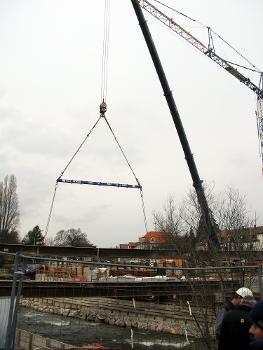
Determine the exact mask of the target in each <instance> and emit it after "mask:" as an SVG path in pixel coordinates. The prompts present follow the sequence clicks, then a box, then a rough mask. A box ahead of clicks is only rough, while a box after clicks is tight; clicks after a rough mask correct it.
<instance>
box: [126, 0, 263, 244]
mask: <svg viewBox="0 0 263 350" xmlns="http://www.w3.org/2000/svg"><path fill="white" fill-rule="evenodd" d="M131 2H132V5H133V8H134V11H135V13H136V16H137V18H138V21H139V24H140V27H141V30H142V33H143V36H144V39H145V41H146V44H147V47H148V50H149V52H150V55H151V57H152V60H153V63H154V66H155V69H156V72H157V75H158V77H159V80H160V83H161V85H162V88H163V91H164V96H165V98H166V100H167V104H168V106H169V109H170V112H171V115H172V118H173V121H174V124H175V127H176V129H177V132H178V136H179V138H180V141H181V145H182V148H183V151H184V154H185V159H186V161H187V164H188V168H189V171H190V173H191V177H192V180H193V186H194V188H195V190H196V194H197V199H198V202H199V206H200V208H201V213H202V215H201V218H202V220H203V222H204V224H205V227H206V230H207V234H208V246H209V248H210V249H211V248H215V249H216V250H219V249H220V243H219V239H218V227H217V225H216V223H215V220H214V218H213V214H212V212H211V210H210V209H209V207H208V203H207V200H206V197H205V193H204V189H203V186H202V181H201V179H200V177H199V174H198V171H197V168H196V165H195V161H194V158H193V155H192V152H191V149H190V146H189V143H188V140H187V137H186V134H185V131H184V128H183V125H182V122H181V119H180V116H179V113H178V110H177V107H176V104H175V101H174V99H173V96H172V92H171V90H170V88H169V84H168V81H167V79H166V76H165V73H164V70H163V68H162V64H161V61H160V59H159V56H158V53H157V50H156V47H155V44H154V42H153V40H152V37H151V33H150V31H149V28H148V25H147V23H146V20H145V18H144V15H143V12H142V9H144V10H146V11H147V12H148V13H150V14H151V15H152V16H154V17H155V18H157V19H158V20H159V21H161V22H162V23H164V24H165V25H166V26H168V27H169V28H171V29H172V30H173V31H175V32H176V33H177V34H178V35H180V36H181V37H182V38H184V39H185V40H186V41H187V42H189V43H190V44H191V45H193V46H194V47H195V48H197V49H198V50H199V51H201V52H202V53H203V54H205V55H206V56H208V57H209V58H210V59H212V60H213V61H214V62H216V63H217V64H218V65H220V66H221V67H222V68H224V69H225V70H226V71H227V72H228V73H230V74H231V75H232V76H234V77H235V78H236V79H238V80H239V81H240V82H241V83H243V84H244V85H246V86H247V87H248V88H249V89H251V90H252V91H253V92H254V93H255V94H256V95H257V113H256V115H257V127H258V137H259V142H260V156H261V161H262V175H263V89H262V84H263V81H262V80H263V79H262V78H263V74H262V72H261V76H260V83H259V86H257V85H255V84H254V83H253V82H251V81H250V79H249V78H247V77H245V76H244V75H243V74H241V73H240V72H239V71H238V70H237V69H236V68H235V67H233V65H231V64H230V63H229V62H227V61H226V60H225V59H223V58H221V57H220V56H219V55H217V54H216V53H215V50H214V47H213V46H211V45H210V46H209V47H206V46H205V45H204V44H203V43H202V42H201V41H199V40H198V39H196V38H195V37H194V36H193V35H192V34H190V33H189V32H188V31H186V30H185V29H183V28H182V27H181V26H180V25H178V24H177V23H176V22H175V21H174V20H173V19H172V18H170V17H168V16H167V15H166V14H164V13H163V12H162V11H160V10H159V9H158V8H157V7H155V6H154V5H152V4H151V3H150V2H149V1H148V0H131Z"/></svg>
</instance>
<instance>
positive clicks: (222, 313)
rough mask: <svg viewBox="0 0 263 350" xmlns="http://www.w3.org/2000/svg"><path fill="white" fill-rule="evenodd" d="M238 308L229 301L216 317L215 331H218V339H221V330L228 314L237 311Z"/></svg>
mask: <svg viewBox="0 0 263 350" xmlns="http://www.w3.org/2000/svg"><path fill="white" fill-rule="evenodd" d="M235 309H236V306H235V305H234V304H233V303H231V301H227V302H226V303H225V305H224V306H223V307H222V309H220V310H219V311H218V313H217V316H216V325H215V331H216V338H217V339H218V338H219V335H220V330H221V326H222V322H223V318H224V317H225V315H226V313H227V312H228V311H231V310H235Z"/></svg>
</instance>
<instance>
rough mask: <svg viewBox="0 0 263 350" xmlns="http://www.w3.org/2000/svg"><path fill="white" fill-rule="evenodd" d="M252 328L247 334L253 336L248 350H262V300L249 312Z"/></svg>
mask: <svg viewBox="0 0 263 350" xmlns="http://www.w3.org/2000/svg"><path fill="white" fill-rule="evenodd" d="M250 317H251V320H252V326H251V327H250V329H249V333H250V334H251V335H252V336H253V340H252V342H251V344H250V349H253V350H262V349H263V300H261V301H259V302H258V303H257V304H256V305H255V306H254V307H253V308H252V310H251V311H250Z"/></svg>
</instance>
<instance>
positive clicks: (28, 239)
mask: <svg viewBox="0 0 263 350" xmlns="http://www.w3.org/2000/svg"><path fill="white" fill-rule="evenodd" d="M44 239H45V238H44V236H43V234H42V231H41V230H40V228H39V226H35V227H34V228H33V230H31V231H28V233H27V234H26V236H25V237H24V238H23V240H22V243H24V244H29V245H44Z"/></svg>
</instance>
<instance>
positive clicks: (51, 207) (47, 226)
mask: <svg viewBox="0 0 263 350" xmlns="http://www.w3.org/2000/svg"><path fill="white" fill-rule="evenodd" d="M100 119H101V116H100V117H99V119H98V120H97V121H96V122H95V123H94V125H93V126H92V128H91V130H90V131H89V133H88V134H87V135H86V137H85V138H84V140H83V141H82V142H81V144H80V146H79V147H78V148H77V150H76V152H75V153H74V154H73V156H72V157H71V158H70V160H69V162H68V163H67V165H66V166H65V168H64V170H63V171H62V172H61V173H60V175H59V177H58V179H60V178H61V177H62V176H63V174H64V172H65V171H66V170H67V168H68V167H69V166H70V164H71V163H72V161H73V159H74V158H75V157H76V155H77V154H78V152H79V151H80V149H81V147H82V146H83V145H84V143H85V142H86V140H87V138H88V137H89V136H90V134H91V133H92V131H93V130H94V129H95V126H96V125H97V124H98V122H99V120H100ZM58 179H57V180H56V183H55V188H54V193H53V197H52V201H51V206H50V210H49V214H48V219H47V224H46V228H45V233H44V237H46V235H47V233H48V229H49V224H50V220H51V215H52V211H53V207H54V202H55V197H56V192H57V188H58Z"/></svg>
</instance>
